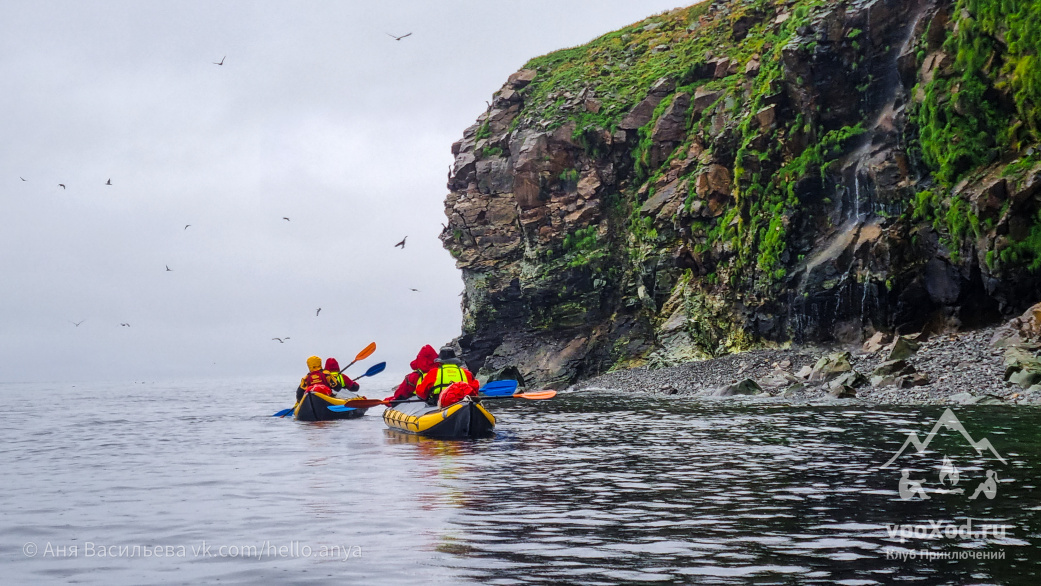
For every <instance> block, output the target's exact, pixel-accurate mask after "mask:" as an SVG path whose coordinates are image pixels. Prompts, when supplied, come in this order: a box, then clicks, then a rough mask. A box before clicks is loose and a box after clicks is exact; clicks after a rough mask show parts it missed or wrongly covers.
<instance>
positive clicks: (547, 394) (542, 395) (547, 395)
mask: <svg viewBox="0 0 1041 586" xmlns="http://www.w3.org/2000/svg"><path fill="white" fill-rule="evenodd" d="M513 396H514V397H515V398H517V399H532V400H535V401H538V400H541V399H552V398H553V397H556V396H557V392H556V391H553V390H549V391H535V392H534V393H517V394H516V395H513Z"/></svg>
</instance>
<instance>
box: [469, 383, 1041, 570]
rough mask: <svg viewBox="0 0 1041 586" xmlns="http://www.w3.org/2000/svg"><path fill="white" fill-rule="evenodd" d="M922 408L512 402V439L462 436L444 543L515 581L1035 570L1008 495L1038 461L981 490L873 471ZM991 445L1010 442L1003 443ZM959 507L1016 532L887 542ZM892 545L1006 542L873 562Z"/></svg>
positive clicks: (1033, 516) (967, 459)
mask: <svg viewBox="0 0 1041 586" xmlns="http://www.w3.org/2000/svg"><path fill="white" fill-rule="evenodd" d="M924 411H926V413H920V412H917V411H902V410H897V411H888V410H879V409H854V410H840V409H835V408H822V407H803V408H791V407H783V406H782V407H779V406H777V405H762V404H745V405H742V404H734V403H730V404H698V403H679V402H672V403H662V402H655V401H651V400H646V399H642V400H641V399H635V400H634V399H633V398H631V397H619V396H604V397H591V396H585V397H570V398H568V397H564V398H562V400H559V401H556V402H554V403H552V404H546V405H538V406H529V405H517V406H515V407H513V408H512V409H511V410H510V411H508V412H507V413H506V414H505V417H504V419H503V420H504V421H509V420H512V424H513V425H512V428H511V429H512V431H513V433H514V436H513V437H511V438H510V439H503V438H500V440H499V441H497V442H493V443H491V444H484V445H482V444H469V445H470V446H472V447H473V448H476V452H478V453H474V454H472V455H471V457H472V458H473V459H475V460H480V464H481V466H480V467H479V468H480V469H481V470H482V473H481V474H476V475H474V476H473V478H474V483H473V487H472V490H474V491H476V492H478V493H480V494H484V495H487V496H488V499H487V500H486V501H485V504H484V505H483V506H482V504H481V503H479V502H474V503H473V504H470V505H469V506H468V510H467V511H466V512H465V513H466V514H460V515H457V516H455V517H453V518H452V521H453V525H454V526H455V527H457V528H458V531H456V532H454V533H455V534H459V535H462V536H464V543H463V544H461V545H460V544H457V547H456V549H455V550H454V551H457V552H458V553H457V555H459V556H465V557H466V558H468V560H467V561H468V562H469V563H470V565H469V567H470V569H471V572H470V574H469V575H470V576H471V577H472V578H473V579H474V580H478V581H481V582H484V583H499V582H501V583H506V582H508V581H510V580H514V579H516V578H517V577H518V576H523V579H524V581H525V582H526V583H545V584H552V583H560V582H562V581H567V582H574V583H631V582H655V583H663V582H664V583H671V582H675V583H685V582H686V581H689V580H691V579H698V580H708V581H713V582H724V583H725V582H732V583H744V582H746V581H747V580H749V579H751V578H755V579H756V580H757V581H763V580H765V581H767V582H775V581H780V582H786V581H789V580H792V579H797V580H798V581H799V582H801V583H813V582H819V583H835V582H838V581H854V582H856V583H886V582H889V581H891V579H892V578H893V577H894V576H897V575H900V576H918V577H927V576H928V577H930V579H933V578H940V577H942V578H943V579H944V580H950V581H952V582H959V581H960V580H962V579H964V578H967V577H969V576H973V575H975V576H977V577H979V576H987V575H991V576H994V577H997V576H1000V575H1002V574H1005V573H1006V572H1007V571H1008V570H1009V569H1010V568H1012V567H1015V568H1017V570H1016V572H1017V574H1018V575H1034V574H1035V573H1036V572H1037V567H1038V561H1039V559H1038V558H1039V556H1038V555H1037V554H1036V552H1035V549H1034V546H1035V545H1036V542H1035V541H1033V540H1032V539H1034V538H1032V537H1031V533H1032V531H1033V529H1032V528H1034V527H1036V526H1037V512H1036V511H1023V510H1022V509H1021V508H1020V507H1019V506H1017V499H1022V498H1026V497H1028V495H1029V491H1028V490H1026V488H1027V487H1028V486H1029V487H1030V488H1032V487H1033V485H1034V483H1035V482H1036V480H1034V479H1036V477H1037V475H1038V472H1037V467H1036V464H1037V462H1036V459H1033V460H1024V459H1022V458H1021V457H1020V458H1019V460H1018V461H1017V462H1016V466H1017V467H1018V469H1017V472H1016V473H1017V475H1019V480H1017V481H1016V482H1010V483H1008V486H1007V487H1006V486H1004V485H1003V486H1002V490H1003V491H1004V496H1006V497H1007V498H1006V499H1005V500H1003V501H1000V502H999V500H995V501H994V502H992V503H970V502H969V501H967V500H964V499H963V498H957V499H956V498H940V497H934V500H933V501H930V502H929V503H928V504H927V505H923V504H922V503H915V502H905V501H901V500H900V498H899V496H898V494H897V492H896V486H897V481H898V479H899V474H897V475H895V476H894V475H892V474H888V473H887V472H886V471H879V466H880V465H882V464H883V463H884V462H885V461H886V460H887V459H888V458H889V457H890V456H891V455H892V453H893V452H895V451H896V449H898V448H899V444H900V441H901V440H903V435H902V433H901V430H904V433H906V430H907V429H908V428H909V427H914V428H915V429H918V428H920V426H921V424H922V421H927V420H929V419H930V418H932V419H934V420H935V418H936V417H937V416H938V415H939V411H940V410H935V411H936V413H932V412H931V410H928V409H927V410H924ZM1009 415H1010V414H1007V413H995V412H989V413H988V412H986V411H984V410H980V411H978V412H973V419H974V421H973V424H974V425H975V426H976V427H977V428H979V429H981V430H987V433H990V434H991V435H994V436H999V435H1001V433H1002V431H1008V430H1009V427H1010V425H1011V426H1012V427H1014V428H1015V429H1016V430H1017V431H1019V430H1023V429H1025V426H1026V425H1030V424H1029V421H1030V419H1029V417H1027V419H1026V420H1023V421H1020V420H1018V419H1017V418H1016V417H1015V415H1016V414H1011V415H1013V417H1012V418H1011V419H1012V421H1011V422H1010V418H1009ZM1024 424H1025V425H1024ZM1031 437H1033V436H1030V435H1029V434H1028V435H1027V438H1025V439H1027V440H1028V441H1033V440H1032V439H1031ZM1001 441H1003V442H1006V441H1009V442H1011V443H1009V444H1007V448H1006V449H1007V450H1009V453H1017V452H1015V450H1016V448H1017V441H1016V440H1015V439H1013V438H1011V437H1004V438H1002V439H1001ZM937 445H938V446H941V445H942V442H938V444H937ZM959 457H960V458H962V459H961V460H959V461H960V462H962V471H963V473H964V472H968V471H971V470H973V469H980V466H979V465H978V464H979V460H980V457H979V456H978V455H975V454H969V455H965V454H960V455H959ZM941 458H942V456H941ZM910 466H912V468H915V467H917V468H915V469H918V470H921V471H926V470H928V471H929V472H930V473H931V474H932V475H933V476H934V477H935V476H936V472H937V471H938V468H937V467H936V466H934V465H933V464H931V463H930V464H925V463H924V462H922V463H919V462H912V463H911V464H910ZM942 496H943V497H954V496H959V497H960V496H961V495H942ZM967 515H970V516H973V517H978V518H986V519H988V520H990V521H999V520H1006V519H1010V518H1014V519H1015V522H1016V523H1017V531H1016V533H1017V537H1016V538H1015V539H1005V540H1001V541H995V540H993V539H986V540H943V539H941V540H934V541H921V542H917V543H915V544H908V543H904V544H900V543H899V542H898V540H895V539H892V538H890V536H889V533H888V531H887V529H886V525H887V524H899V523H912V522H913V523H923V524H925V525H929V521H930V520H933V521H936V520H940V519H945V520H954V519H961V518H962V517H965V516H967ZM892 547H898V548H903V549H906V548H908V547H914V548H918V547H921V548H927V549H934V550H937V551H958V550H964V549H971V550H981V551H997V550H999V549H1000V548H1002V547H1003V548H1006V549H1010V550H1009V551H1006V554H1005V555H1006V559H1005V560H993V561H980V560H959V561H948V560H939V561H931V562H929V563H928V564H924V565H923V564H921V563H919V564H918V565H915V564H914V563H913V562H908V563H901V562H899V561H894V560H890V559H887V558H886V552H887V551H888V550H887V549H886V548H892ZM1016 548H1021V549H1020V550H1019V551H1017V550H1016ZM1024 556H1025V557H1024ZM980 570H983V572H982V573H980ZM847 583H853V582H847Z"/></svg>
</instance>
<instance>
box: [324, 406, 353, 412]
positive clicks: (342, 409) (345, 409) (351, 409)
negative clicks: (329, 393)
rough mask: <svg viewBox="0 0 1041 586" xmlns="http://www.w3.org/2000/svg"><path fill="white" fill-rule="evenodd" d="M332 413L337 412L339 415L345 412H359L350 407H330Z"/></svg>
mask: <svg viewBox="0 0 1041 586" xmlns="http://www.w3.org/2000/svg"><path fill="white" fill-rule="evenodd" d="M329 410H330V411H336V412H337V413H343V412H345V411H357V409H355V408H354V407H348V406H347V405H329Z"/></svg>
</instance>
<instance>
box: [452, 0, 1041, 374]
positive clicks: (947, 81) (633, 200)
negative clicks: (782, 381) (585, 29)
mask: <svg viewBox="0 0 1041 586" xmlns="http://www.w3.org/2000/svg"><path fill="white" fill-rule="evenodd" d="M1039 19H1041V2H1038V1H1037V0H1001V1H999V0H957V1H951V0H788V1H777V0H732V1H723V0H718V1H716V2H704V3H701V4H697V5H694V6H692V7H689V8H682V9H677V10H674V11H671V12H668V13H664V14H660V15H658V16H654V17H651V18H649V19H647V20H645V21H642V22H639V23H636V24H633V25H631V26H628V27H626V28H624V29H622V30H619V31H615V32H612V33H609V34H607V35H604V36H603V37H600V38H598V39H596V40H594V41H592V42H590V43H589V44H587V45H584V46H581V47H575V48H571V49H566V50H563V51H559V52H556V53H552V54H549V55H546V56H543V57H539V58H536V59H533V60H532V61H531V62H529V63H528V64H527V65H526V66H525V67H524V68H523V69H522V70H521V71H518V72H517V73H515V74H513V75H511V76H510V77H509V79H508V80H507V82H506V84H505V85H504V86H503V87H502V89H500V90H499V91H498V92H496V93H495V94H494V97H493V101H492V102H491V103H490V107H489V109H488V110H487V111H486V112H485V113H484V114H482V115H481V116H480V117H479V118H478V119H477V122H476V123H475V124H474V125H473V126H471V127H470V128H468V129H466V130H465V131H464V133H463V138H462V139H461V140H460V141H458V142H456V143H455V144H454V145H452V152H453V154H454V155H455V157H456V158H455V164H454V167H453V169H452V171H451V173H450V176H449V182H448V187H449V189H450V193H449V195H448V197H447V199H446V202H445V206H446V213H447V215H448V224H447V227H446V229H445V230H444V232H443V233H442V241H443V242H444V245H445V247H446V248H447V249H448V250H449V251H450V252H451V254H452V255H453V256H454V257H455V258H456V260H457V265H458V267H459V268H460V269H461V270H462V273H463V280H464V283H465V292H464V296H463V320H464V321H463V334H462V336H461V337H460V338H459V340H458V343H459V345H460V347H461V349H462V351H463V355H464V357H465V358H466V360H467V362H468V363H469V364H470V366H471V367H472V368H480V369H483V370H484V371H497V370H502V369H506V368H515V369H516V370H517V373H516V374H519V375H520V376H522V377H523V378H524V379H525V380H526V381H527V382H529V383H535V382H538V383H558V384H559V383H566V382H570V381H572V380H574V379H576V378H578V377H583V376H589V375H593V374H597V373H599V372H602V371H606V370H609V369H611V368H618V367H625V366H634V365H639V364H650V365H652V366H665V365H671V364H676V363H680V362H684V361H688V360H692V359H699V358H706V357H710V356H716V355H720V354H725V353H728V352H732V351H738V350H743V349H748V348H752V347H756V346H764V345H770V344H776V343H785V342H789V341H794V342H796V343H800V342H809V341H812V342H828V341H856V340H858V339H860V338H862V337H864V336H866V335H870V334H872V333H874V332H875V331H880V330H884V331H898V332H911V331H920V330H922V329H933V330H940V329H947V328H966V327H974V326H977V325H982V324H985V323H989V322H993V321H995V320H997V319H1000V318H1001V317H1002V316H1003V315H1010V314H1012V313H1017V312H1021V311H1022V310H1023V309H1024V308H1025V307H1027V306H1029V305H1031V304H1032V303H1034V302H1035V301H1037V300H1038V298H1041V290H1039V285H1041V281H1039V273H1038V271H1037V269H1038V268H1039V267H1041V220H1039V218H1038V214H1039V210H1041V153H1039V151H1038V147H1037V143H1038V139H1039V132H1041V128H1039V124H1041V111H1039V110H1038V105H1039V104H1041V66H1039V64H1038V55H1039V54H1041V23H1039Z"/></svg>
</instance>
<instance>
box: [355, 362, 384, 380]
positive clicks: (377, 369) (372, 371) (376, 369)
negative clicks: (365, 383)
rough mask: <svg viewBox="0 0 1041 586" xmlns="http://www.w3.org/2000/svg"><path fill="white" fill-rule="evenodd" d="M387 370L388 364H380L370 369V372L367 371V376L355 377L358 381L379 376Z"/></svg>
mask: <svg viewBox="0 0 1041 586" xmlns="http://www.w3.org/2000/svg"><path fill="white" fill-rule="evenodd" d="M386 368H387V363H386V362H380V363H379V364H373V365H372V366H370V367H369V369H368V370H366V371H365V374H362V375H359V376H356V377H354V380H358V379H360V378H362V377H364V376H372V375H374V374H379V373H381V372H383V371H384V370H385V369H386Z"/></svg>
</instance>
